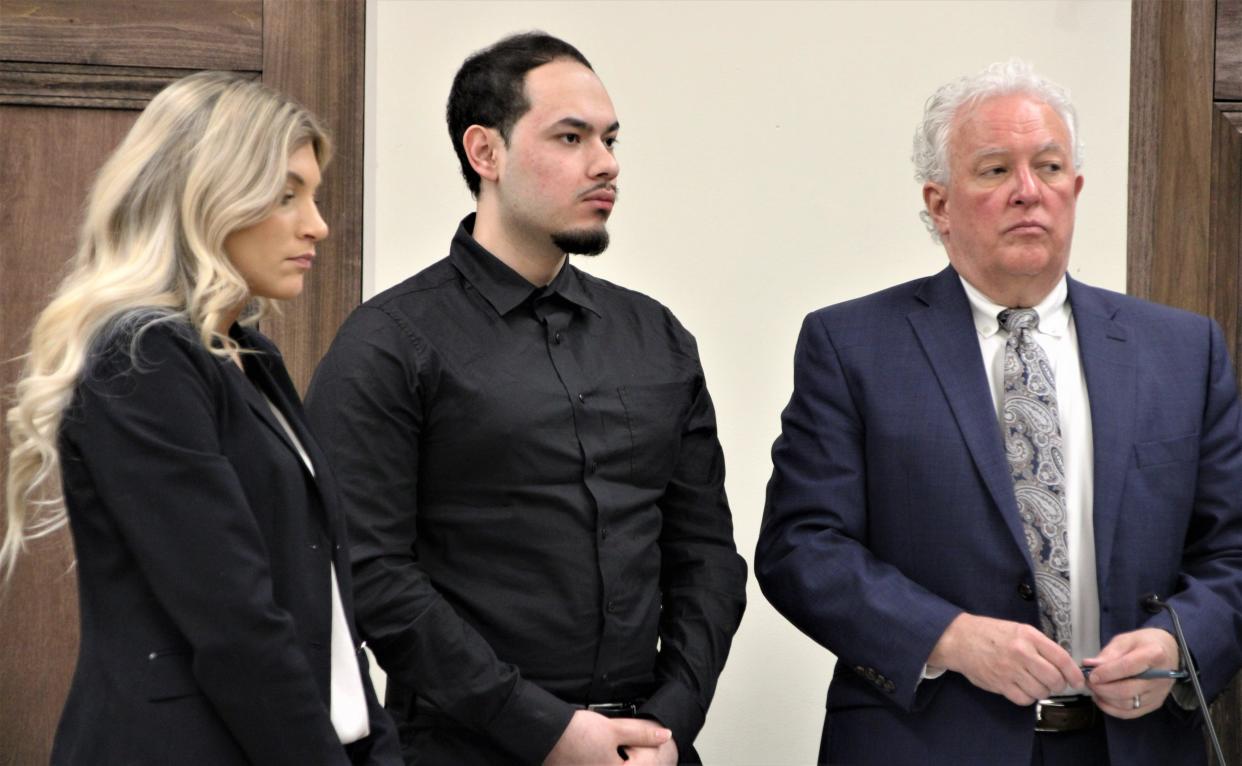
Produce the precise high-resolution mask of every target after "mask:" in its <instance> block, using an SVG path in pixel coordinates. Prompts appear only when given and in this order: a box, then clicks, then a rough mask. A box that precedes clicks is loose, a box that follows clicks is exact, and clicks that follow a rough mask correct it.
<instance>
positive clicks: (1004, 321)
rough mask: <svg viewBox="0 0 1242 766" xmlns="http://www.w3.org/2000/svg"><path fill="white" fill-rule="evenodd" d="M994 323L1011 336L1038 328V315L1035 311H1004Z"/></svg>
mask: <svg viewBox="0 0 1242 766" xmlns="http://www.w3.org/2000/svg"><path fill="white" fill-rule="evenodd" d="M996 321H998V322H1000V326H1001V327H1004V328H1005V329H1006V330H1008V331H1009V334H1010V335H1013V334H1014V333H1017V332H1018V331H1019V330H1034V329H1035V328H1036V327H1039V313H1038V312H1037V311H1035V309H1005V310H1004V311H1002V312H1001V313H1000V314H998V315H997V316H996Z"/></svg>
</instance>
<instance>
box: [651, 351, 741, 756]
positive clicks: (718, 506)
mask: <svg viewBox="0 0 1242 766" xmlns="http://www.w3.org/2000/svg"><path fill="white" fill-rule="evenodd" d="M685 337H686V342H687V343H688V344H689V346H690V348H691V349H693V343H694V342H693V339H691V338H690V337H689V334H688V333H686V334H685ZM697 365H698V362H697V359H696V367H697ZM697 372H698V374H697V377H696V379H695V384H696V385H695V389H694V390H693V392H692V396H693V403H692V405H691V407H690V411H689V416H688V417H687V418H686V421H685V425H684V427H683V432H682V437H681V447H680V450H679V452H678V457H677V466H676V468H675V470H674V472H673V476H672V479H671V480H670V481H669V484H668V486H667V487H666V489H665V492H664V496H663V497H662V498H661V499H660V502H659V507H660V511H661V515H662V518H663V526H662V528H661V531H660V554H661V559H660V567H661V577H660V587H661V591H662V595H663V601H662V610H661V618H660V653H659V656H658V657H657V660H656V667H655V674H656V681H657V683H658V684H659V685H658V686H657V688H656V691H655V693H654V694H652V695H651V697H650V699H648V701H647V702H646V704H644V705H643V706H642V709H641V714H642V715H644V716H650V717H652V718H654V719H656V720H657V721H659V722H660V723H661V724H663V725H664V726H666V727H668V728H669V729H670V730H671V731H672V732H673V737H674V739H675V740H676V742H677V747H678V750H679V752H682V753H685V752H688V748H689V747H690V746H691V744H692V743H693V742H694V739H695V737H697V736H698V733H699V730H700V729H701V728H702V727H703V721H704V718H705V717H706V715H707V708H708V705H709V704H710V702H711V699H712V695H713V694H714V693H715V690H716V680H717V678H718V676H719V675H720V672H721V671H722V670H723V669H724V664H725V658H726V657H727V656H728V654H729V646H730V644H731V643H732V640H733V634H734V633H735V632H736V631H737V628H738V624H739V623H740V622H741V619H742V611H743V609H744V608H745V606H746V562H745V561H744V560H742V557H741V556H739V555H738V554H737V548H736V547H735V545H734V542H733V521H732V517H731V515H730V513H729V503H728V500H727V499H726V497H725V490H724V478H725V469H724V455H723V453H722V451H721V448H720V441H719V439H718V438H717V435H716V413H715V409H714V408H713V407H712V400H711V396H709V395H708V393H707V387H706V385H705V384H704V382H703V374H702V369H701V367H697Z"/></svg>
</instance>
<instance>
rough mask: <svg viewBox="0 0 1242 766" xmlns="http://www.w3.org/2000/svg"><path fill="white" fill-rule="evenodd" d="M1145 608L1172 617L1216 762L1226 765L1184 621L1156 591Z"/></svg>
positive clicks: (1183, 661) (1178, 645) (1147, 600)
mask: <svg viewBox="0 0 1242 766" xmlns="http://www.w3.org/2000/svg"><path fill="white" fill-rule="evenodd" d="M1143 608H1144V609H1146V610H1147V611H1148V612H1150V613H1152V614H1156V613H1157V612H1159V611H1160V610H1161V609H1163V610H1165V611H1166V612H1168V613H1169V617H1171V618H1172V620H1173V636H1174V637H1175V638H1176V639H1177V650H1178V651H1179V652H1181V655H1182V666H1183V667H1185V668H1186V670H1187V671H1188V672H1189V673H1190V683H1191V684H1193V685H1194V687H1195V697H1196V698H1197V699H1198V700H1199V710H1200V711H1201V712H1202V713H1203V723H1204V725H1205V726H1206V727H1207V733H1208V737H1209V738H1210V739H1211V740H1212V747H1213V748H1215V750H1216V762H1217V764H1219V766H1225V754H1224V752H1223V751H1222V750H1221V749H1220V740H1219V739H1217V737H1216V727H1215V726H1213V725H1212V715H1211V713H1210V712H1209V711H1208V704H1207V700H1206V699H1204V697H1203V687H1202V686H1200V685H1199V669H1198V668H1196V667H1195V661H1194V660H1192V659H1191V658H1190V648H1189V647H1188V646H1186V636H1184V635H1182V623H1181V621H1180V620H1178V619H1177V612H1175V611H1173V607H1172V606H1171V605H1169V604H1168V603H1167V602H1165V601H1164V600H1162V599H1161V598H1160V597H1159V596H1157V595H1156V594H1155V593H1152V594H1150V595H1149V596H1147V597H1146V598H1144V599H1143Z"/></svg>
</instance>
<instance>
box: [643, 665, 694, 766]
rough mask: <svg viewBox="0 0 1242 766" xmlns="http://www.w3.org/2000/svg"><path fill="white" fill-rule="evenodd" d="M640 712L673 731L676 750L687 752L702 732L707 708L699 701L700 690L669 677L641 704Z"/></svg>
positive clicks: (682, 752)
mask: <svg viewBox="0 0 1242 766" xmlns="http://www.w3.org/2000/svg"><path fill="white" fill-rule="evenodd" d="M638 715H639V716H640V717H642V718H652V719H654V720H655V721H657V722H658V723H659V724H660V725H661V726H663V727H664V728H666V729H668V730H669V731H671V732H673V741H674V742H676V743H677V752H678V753H679V754H683V755H684V754H685V753H688V752H690V748H691V747H692V746H693V745H694V740H695V739H696V738H697V737H698V736H699V730H700V729H702V728H703V721H704V719H705V718H706V717H707V711H705V710H703V708H702V707H701V706H700V705H699V698H698V695H697V694H695V693H694V692H692V691H690V690H689V689H688V688H686V687H685V686H683V685H682V684H681V683H679V682H677V681H668V682H666V683H665V684H663V685H662V686H661V687H660V688H658V689H656V691H655V693H654V694H652V695H651V697H650V698H648V700H647V701H646V702H644V703H643V704H642V706H640V707H639V708H638Z"/></svg>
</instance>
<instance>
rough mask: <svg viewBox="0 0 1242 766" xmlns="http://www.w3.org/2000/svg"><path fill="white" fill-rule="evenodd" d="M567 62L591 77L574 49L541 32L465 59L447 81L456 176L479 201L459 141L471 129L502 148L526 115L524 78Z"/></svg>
mask: <svg viewBox="0 0 1242 766" xmlns="http://www.w3.org/2000/svg"><path fill="white" fill-rule="evenodd" d="M557 59H572V60H574V61H577V62H578V63H579V64H582V65H583V66H584V67H586V68H587V69H590V70H591V71H594V68H593V67H592V66H591V62H589V61H587V60H586V56H583V55H582V53H580V52H579V51H578V49H577V48H575V47H574V46H572V45H570V44H569V43H567V42H565V41H564V40H560V39H558V38H555V37H553V36H552V35H549V34H547V33H545V32H538V31H536V32H524V33H522V34H519V35H512V36H510V37H506V38H505V39H503V40H501V41H500V42H498V43H496V44H495V45H493V46H491V47H489V48H484V49H483V50H481V51H477V52H475V53H473V54H471V55H470V58H468V59H466V60H465V62H464V63H463V64H462V65H461V69H458V70H457V75H456V76H455V77H454V78H453V89H452V90H451V91H449V100H448V110H447V117H448V129H449V137H450V138H452V140H453V150H454V151H455V152H457V160H458V162H460V163H461V174H462V175H463V176H464V177H465V179H466V185H467V186H469V187H470V193H471V194H473V195H474V196H475V197H476V198H477V197H478V196H479V174H478V173H476V172H474V168H472V167H470V160H469V159H467V158H466V148H465V146H463V145H462V136H463V135H465V133H466V129H467V128H469V127H470V126H471V125H482V126H483V127H485V128H495V129H496V130H498V131H500V136H501V138H503V139H504V141H505V145H506V146H508V145H509V133H510V131H511V130H512V129H513V126H514V124H516V123H517V121H518V120H519V119H520V118H521V117H522V115H524V114H526V112H527V111H528V110H529V109H530V100H529V99H528V98H527V97H526V73H527V72H529V71H530V70H532V69H534V68H535V67H538V66H542V65H544V64H547V63H550V62H552V61H556V60H557Z"/></svg>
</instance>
